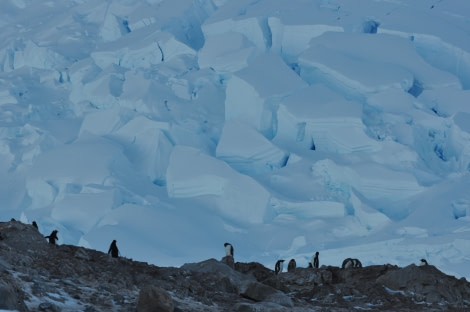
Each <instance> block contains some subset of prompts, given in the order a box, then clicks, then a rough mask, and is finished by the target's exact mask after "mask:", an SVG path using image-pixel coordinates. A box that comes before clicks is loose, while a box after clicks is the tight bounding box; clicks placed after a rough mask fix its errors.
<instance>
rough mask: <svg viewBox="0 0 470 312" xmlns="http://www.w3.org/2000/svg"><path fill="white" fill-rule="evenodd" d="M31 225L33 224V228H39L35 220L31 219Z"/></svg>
mask: <svg viewBox="0 0 470 312" xmlns="http://www.w3.org/2000/svg"><path fill="white" fill-rule="evenodd" d="M33 226H34V228H35V229H36V230H38V229H39V228H38V224H37V223H36V221H33Z"/></svg>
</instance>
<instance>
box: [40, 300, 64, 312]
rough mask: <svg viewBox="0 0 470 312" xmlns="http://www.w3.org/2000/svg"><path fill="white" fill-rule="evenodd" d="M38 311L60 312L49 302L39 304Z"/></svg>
mask: <svg viewBox="0 0 470 312" xmlns="http://www.w3.org/2000/svg"><path fill="white" fill-rule="evenodd" d="M38 309H39V311H41V312H60V308H59V307H58V306H56V305H55V304H53V303H51V302H41V303H40V304H39V306H38Z"/></svg>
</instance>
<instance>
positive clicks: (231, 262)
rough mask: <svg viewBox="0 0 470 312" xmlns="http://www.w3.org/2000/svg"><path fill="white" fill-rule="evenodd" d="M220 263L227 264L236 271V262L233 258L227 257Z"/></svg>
mask: <svg viewBox="0 0 470 312" xmlns="http://www.w3.org/2000/svg"><path fill="white" fill-rule="evenodd" d="M220 262H222V263H225V264H226V265H228V266H229V267H230V268H232V269H235V261H234V260H233V257H232V256H225V257H223V258H222V260H220Z"/></svg>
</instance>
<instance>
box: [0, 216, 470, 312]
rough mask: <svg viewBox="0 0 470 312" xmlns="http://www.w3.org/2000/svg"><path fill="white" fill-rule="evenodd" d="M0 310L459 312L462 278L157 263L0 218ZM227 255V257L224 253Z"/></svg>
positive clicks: (211, 262) (465, 299)
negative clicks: (59, 241)
mask: <svg viewBox="0 0 470 312" xmlns="http://www.w3.org/2000/svg"><path fill="white" fill-rule="evenodd" d="M0 234H1V235H2V238H3V239H2V240H0V309H4V310H16V311H21V312H23V311H85V312H97V311H138V312H147V311H165V312H167V311H168V312H180V311H196V312H197V311H208V312H215V311H233V312H254V311H267V312H269V311H290V312H306V311H351V310H361V309H364V310H374V311H398V310H401V311H403V310H405V311H468V310H470V301H469V298H470V283H469V282H468V281H467V280H465V279H464V278H462V279H456V278H455V277H452V276H448V275H446V274H444V273H442V272H441V271H439V270H438V269H437V268H436V267H434V266H432V265H429V266H423V267H420V266H415V265H409V266H407V267H404V268H400V267H397V266H393V265H388V264H385V265H374V266H367V267H363V268H350V269H341V268H339V267H334V266H322V267H321V268H319V269H313V268H299V267H297V268H295V270H292V271H291V272H285V273H280V274H278V275H276V274H274V272H273V271H272V270H270V269H268V268H266V267H264V266H263V265H261V264H259V263H255V262H251V263H240V262H236V263H233V262H231V261H228V260H230V259H221V260H217V259H208V260H205V261H202V262H198V263H188V264H185V265H183V266H182V267H180V268H174V267H157V266H155V265H149V264H147V263H143V262H138V261H132V260H130V259H126V258H118V259H115V258H111V257H110V256H108V255H107V254H105V253H103V252H99V251H96V250H91V249H86V248H82V247H76V246H71V245H58V246H54V245H50V244H48V243H47V242H46V240H45V239H44V236H43V235H42V234H41V233H39V232H38V231H37V230H36V229H35V228H34V227H32V226H30V225H26V224H23V223H21V222H17V221H11V222H0ZM232 259H233V258H232Z"/></svg>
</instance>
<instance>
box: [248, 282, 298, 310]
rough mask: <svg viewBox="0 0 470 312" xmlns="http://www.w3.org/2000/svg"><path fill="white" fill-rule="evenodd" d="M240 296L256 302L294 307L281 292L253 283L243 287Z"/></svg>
mask: <svg viewBox="0 0 470 312" xmlns="http://www.w3.org/2000/svg"><path fill="white" fill-rule="evenodd" d="M240 295H241V296H242V297H245V298H248V299H251V300H254V301H257V302H261V301H265V302H273V303H276V304H280V305H282V306H285V307H293V306H294V305H293V303H292V300H291V299H290V298H289V297H288V296H286V295H285V294H284V293H283V292H281V291H278V290H277V289H274V288H272V287H270V286H267V285H265V284H262V283H259V282H255V281H253V282H248V283H246V284H245V285H243V286H242V289H241V291H240Z"/></svg>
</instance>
